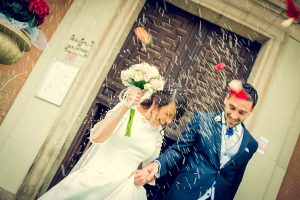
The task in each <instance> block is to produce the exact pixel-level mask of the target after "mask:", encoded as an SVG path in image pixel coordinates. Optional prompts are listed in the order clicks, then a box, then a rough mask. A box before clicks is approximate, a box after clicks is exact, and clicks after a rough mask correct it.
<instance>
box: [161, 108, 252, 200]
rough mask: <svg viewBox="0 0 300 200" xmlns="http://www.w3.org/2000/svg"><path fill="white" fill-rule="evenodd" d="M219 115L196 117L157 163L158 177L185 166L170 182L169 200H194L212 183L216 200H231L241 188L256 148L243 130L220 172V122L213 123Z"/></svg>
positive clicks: (198, 115)
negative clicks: (229, 157) (230, 156)
mask: <svg viewBox="0 0 300 200" xmlns="http://www.w3.org/2000/svg"><path fill="white" fill-rule="evenodd" d="M218 115H219V116H221V113H214V114H207V113H196V114H194V116H193V118H192V119H191V121H190V123H189V125H188V126H187V129H186V131H185V132H183V133H182V134H181V135H180V137H179V139H178V141H177V143H175V144H174V145H172V146H171V147H170V148H169V149H167V150H166V151H165V152H164V153H163V154H162V155H161V156H160V157H159V158H158V159H157V160H158V161H159V162H160V165H161V167H160V176H163V175H165V174H167V173H168V171H169V170H170V169H171V168H172V167H174V166H175V165H176V163H179V162H184V165H183V168H182V170H181V172H180V173H179V175H178V176H177V178H176V179H175V181H174V182H173V184H172V186H171V188H170V190H169V192H168V194H167V199H168V200H186V199H188V200H196V199H198V198H199V197H200V196H202V195H203V194H205V192H206V191H207V190H208V189H209V188H211V186H212V185H213V183H215V199H216V200H231V199H233V198H234V195H235V193H236V191H237V189H238V187H239V185H240V182H241V180H242V177H243V174H244V171H245V169H246V166H247V163H248V161H249V160H250V159H251V157H252V155H253V154H254V153H255V152H256V149H257V147H258V144H257V142H256V140H255V139H254V138H253V137H252V136H251V135H250V133H249V132H248V131H247V129H246V128H245V126H244V125H243V124H242V126H243V139H242V142H241V146H240V148H239V151H238V153H237V154H236V155H234V156H233V157H232V159H231V160H230V161H228V162H227V163H226V164H225V165H224V167H223V168H220V152H221V134H222V122H221V121H220V120H216V119H215V117H216V116H218Z"/></svg>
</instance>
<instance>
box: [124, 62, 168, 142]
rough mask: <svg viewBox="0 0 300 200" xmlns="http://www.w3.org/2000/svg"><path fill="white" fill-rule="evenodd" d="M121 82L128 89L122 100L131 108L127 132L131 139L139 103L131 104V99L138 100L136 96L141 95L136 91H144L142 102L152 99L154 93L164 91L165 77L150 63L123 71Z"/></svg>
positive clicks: (133, 66)
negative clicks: (136, 107) (136, 108)
mask: <svg viewBox="0 0 300 200" xmlns="http://www.w3.org/2000/svg"><path fill="white" fill-rule="evenodd" d="M121 80H122V83H123V84H124V85H125V86H127V87H128V88H127V89H125V90H124V91H123V92H121V94H120V100H126V104H127V105H128V106H129V107H130V114H129V120H128V123H127V128H126V132H125V136H128V137H130V135H131V127H132V122H133V117H134V114H135V106H136V105H138V104H137V102H134V101H132V102H130V99H132V100H133V99H137V98H135V95H139V93H138V92H134V90H136V91H140V90H142V91H143V92H142V97H141V101H143V100H145V99H147V98H150V97H151V94H152V93H153V92H157V91H161V90H163V87H164V83H165V82H164V80H163V77H162V76H161V75H160V74H159V71H158V69H157V68H156V67H155V66H151V65H149V64H148V63H140V64H136V65H132V66H131V67H130V68H129V69H126V70H123V71H122V72H121ZM126 97H127V98H126ZM129 102H130V103H129ZM138 103H140V102H138Z"/></svg>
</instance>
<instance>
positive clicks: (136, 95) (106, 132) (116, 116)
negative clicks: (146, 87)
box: [90, 89, 143, 143]
mask: <svg viewBox="0 0 300 200" xmlns="http://www.w3.org/2000/svg"><path fill="white" fill-rule="evenodd" d="M142 96H143V92H142V90H140V89H139V90H136V89H135V90H132V91H128V93H127V97H126V99H125V100H124V101H121V102H120V103H118V104H117V105H116V106H115V107H114V108H113V109H112V110H110V111H108V112H107V114H106V116H105V118H104V119H102V120H101V121H100V122H98V123H97V124H95V125H94V127H93V128H92V129H91V130H90V141H91V142H92V143H101V142H104V141H106V140H107V139H108V138H109V137H110V136H111V135H112V133H113V131H114V130H115V128H116V127H117V125H118V124H119V122H120V121H121V119H122V118H123V116H124V114H125V113H126V112H127V111H128V110H129V108H130V106H129V105H138V104H139V102H140V100H141V97H142ZM128 104H129V105H128Z"/></svg>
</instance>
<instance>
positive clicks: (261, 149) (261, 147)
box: [257, 136, 269, 154]
mask: <svg viewBox="0 0 300 200" xmlns="http://www.w3.org/2000/svg"><path fill="white" fill-rule="evenodd" d="M268 144H269V140H268V139H267V138H264V137H262V136H260V138H259V140H258V148H257V152H258V153H261V154H265V152H266V150H267V146H268Z"/></svg>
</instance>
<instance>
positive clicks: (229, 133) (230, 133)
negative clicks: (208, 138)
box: [226, 128, 234, 137]
mask: <svg viewBox="0 0 300 200" xmlns="http://www.w3.org/2000/svg"><path fill="white" fill-rule="evenodd" d="M233 133H234V131H233V128H227V131H226V135H228V136H229V137H230V136H232V135H233Z"/></svg>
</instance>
